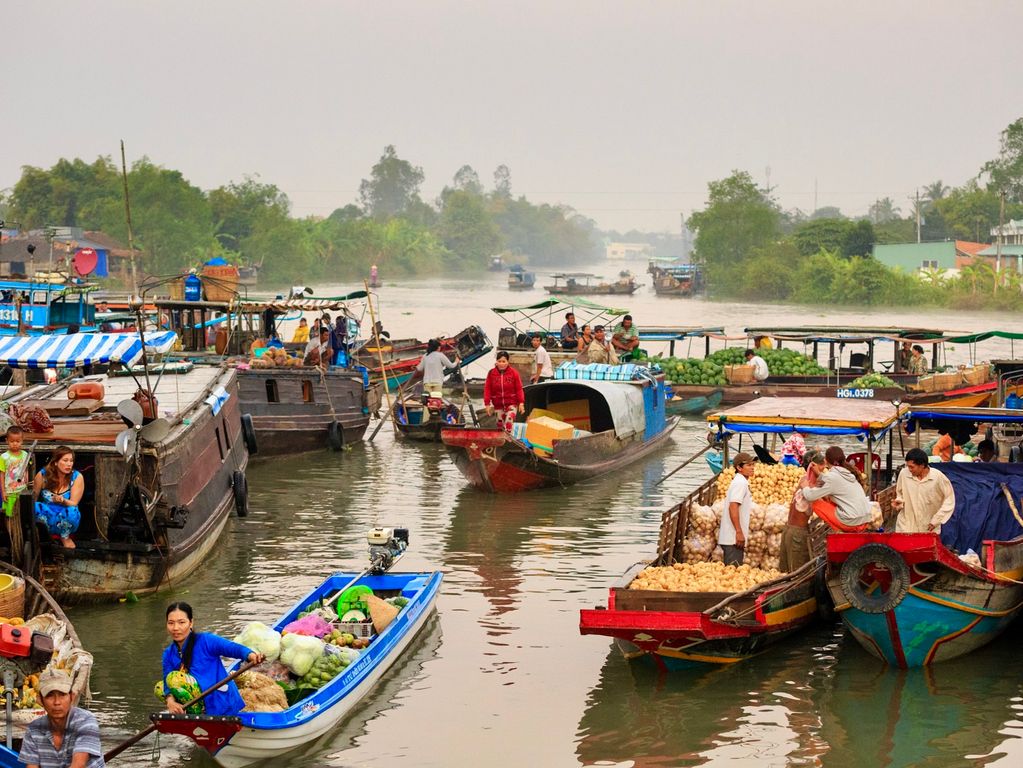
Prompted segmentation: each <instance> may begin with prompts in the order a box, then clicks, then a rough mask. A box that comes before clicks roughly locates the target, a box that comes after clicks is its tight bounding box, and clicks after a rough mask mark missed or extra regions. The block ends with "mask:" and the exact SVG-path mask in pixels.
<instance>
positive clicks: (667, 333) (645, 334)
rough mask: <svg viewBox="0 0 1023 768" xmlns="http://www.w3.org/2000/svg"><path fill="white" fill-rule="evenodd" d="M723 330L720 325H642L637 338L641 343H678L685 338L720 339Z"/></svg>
mask: <svg viewBox="0 0 1023 768" xmlns="http://www.w3.org/2000/svg"><path fill="white" fill-rule="evenodd" d="M724 332H725V328H724V326H721V325H715V326H707V327H705V326H700V325H643V326H640V328H639V338H641V339H642V340H643V341H678V340H679V339H687V338H703V337H704V336H712V337H715V338H717V337H720V336H722V335H723V334H724Z"/></svg>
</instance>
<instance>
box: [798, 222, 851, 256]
mask: <svg viewBox="0 0 1023 768" xmlns="http://www.w3.org/2000/svg"><path fill="white" fill-rule="evenodd" d="M852 226H853V222H851V221H849V220H847V219H813V220H811V221H807V222H806V223H804V224H802V225H801V226H799V227H798V228H797V229H796V231H795V232H793V233H792V241H793V242H794V243H795V244H796V248H797V249H799V252H800V253H801V254H802V255H803V256H812V255H813V254H815V253H818V252H819V251H838V250H841V248H842V243H843V242H844V240H845V238H846V235H847V234H848V233H849V230H850V229H851V228H852Z"/></svg>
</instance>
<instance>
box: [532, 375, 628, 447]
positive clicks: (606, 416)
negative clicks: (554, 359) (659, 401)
mask: <svg viewBox="0 0 1023 768" xmlns="http://www.w3.org/2000/svg"><path fill="white" fill-rule="evenodd" d="M524 391H525V394H526V413H529V412H531V411H532V410H533V409H534V408H545V409H546V408H549V406H551V405H555V404H557V403H565V402H570V401H573V400H585V401H587V402H588V404H589V417H590V431H591V432H606V431H607V430H609V429H613V430H614V431H615V434H616V435H618V437H629V436H630V435H637V434H638V435H642V434H644V433H645V431H646V415H645V412H644V404H643V401H644V398H643V386H642V384H641V383H638V382H637V383H635V384H632V383H623V382H614V381H575V380H563V381H545V382H542V383H540V384H533V385H531V386H528V387H526V388H525V390H524Z"/></svg>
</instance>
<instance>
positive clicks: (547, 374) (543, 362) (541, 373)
mask: <svg viewBox="0 0 1023 768" xmlns="http://www.w3.org/2000/svg"><path fill="white" fill-rule="evenodd" d="M532 343H533V351H534V352H535V353H536V369H535V370H534V371H533V375H532V376H531V377H530V378H529V380H530V381H531V382H533V383H534V384H536V383H537V382H539V381H547V380H549V379H553V378H554V367H553V366H552V365H551V356H550V353H548V352H547V350H546V349H545V348H544V345H543V339H542V338H541V337H540V334H538V333H537V334H534V336H533V338H532Z"/></svg>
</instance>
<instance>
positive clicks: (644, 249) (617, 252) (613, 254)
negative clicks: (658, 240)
mask: <svg viewBox="0 0 1023 768" xmlns="http://www.w3.org/2000/svg"><path fill="white" fill-rule="evenodd" d="M649 257H650V246H649V245H647V244H646V243H608V246H607V258H608V261H627V260H628V261H632V260H636V261H642V260H645V259H647V258H649Z"/></svg>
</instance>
